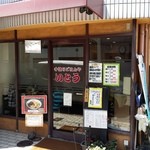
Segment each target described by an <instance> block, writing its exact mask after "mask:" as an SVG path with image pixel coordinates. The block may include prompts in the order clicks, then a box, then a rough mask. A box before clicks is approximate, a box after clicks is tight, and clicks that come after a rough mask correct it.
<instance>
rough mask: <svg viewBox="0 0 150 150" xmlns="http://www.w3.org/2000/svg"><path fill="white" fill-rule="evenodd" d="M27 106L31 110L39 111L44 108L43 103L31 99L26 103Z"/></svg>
mask: <svg viewBox="0 0 150 150" xmlns="http://www.w3.org/2000/svg"><path fill="white" fill-rule="evenodd" d="M26 106H27V107H28V108H29V109H39V108H40V107H41V106H42V103H41V101H40V100H38V99H30V100H28V101H27V102H26Z"/></svg>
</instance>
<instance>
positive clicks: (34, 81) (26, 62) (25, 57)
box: [19, 41, 48, 115]
mask: <svg viewBox="0 0 150 150" xmlns="http://www.w3.org/2000/svg"><path fill="white" fill-rule="evenodd" d="M46 43H47V41H41V51H39V52H37V51H34V52H33V51H32V48H31V51H30V49H29V51H25V42H24V41H23V42H19V96H20V100H21V96H22V95H46V94H47V90H48V61H47V60H48V47H47V44H46ZM33 45H34V44H33ZM37 49H38V47H36V49H34V48H33V50H37ZM19 105H21V102H20V104H19ZM19 108H20V110H19V115H21V107H19Z"/></svg>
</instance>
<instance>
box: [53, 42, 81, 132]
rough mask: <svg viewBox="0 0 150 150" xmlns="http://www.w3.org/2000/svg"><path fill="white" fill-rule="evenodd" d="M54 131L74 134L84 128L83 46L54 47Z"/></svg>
mask: <svg viewBox="0 0 150 150" xmlns="http://www.w3.org/2000/svg"><path fill="white" fill-rule="evenodd" d="M53 66H54V69H53V86H52V87H53V116H54V121H53V125H54V129H57V130H63V131H69V132H70V131H73V129H76V128H78V127H79V126H83V92H84V90H83V88H84V82H83V76H84V71H83V46H82V45H72V43H70V44H69V45H61V46H60V45H56V46H54V47H53Z"/></svg>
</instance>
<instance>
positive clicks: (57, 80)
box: [54, 73, 63, 82]
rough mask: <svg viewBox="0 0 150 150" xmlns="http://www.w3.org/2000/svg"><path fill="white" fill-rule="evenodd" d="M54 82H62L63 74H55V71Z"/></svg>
mask: <svg viewBox="0 0 150 150" xmlns="http://www.w3.org/2000/svg"><path fill="white" fill-rule="evenodd" d="M54 80H55V81H56V82H63V75H62V74H61V73H60V74H57V73H55V79H54Z"/></svg>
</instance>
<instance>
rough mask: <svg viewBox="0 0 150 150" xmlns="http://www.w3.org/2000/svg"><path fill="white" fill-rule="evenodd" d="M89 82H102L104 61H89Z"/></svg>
mask: <svg viewBox="0 0 150 150" xmlns="http://www.w3.org/2000/svg"><path fill="white" fill-rule="evenodd" d="M89 82H91V83H102V63H89Z"/></svg>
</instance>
